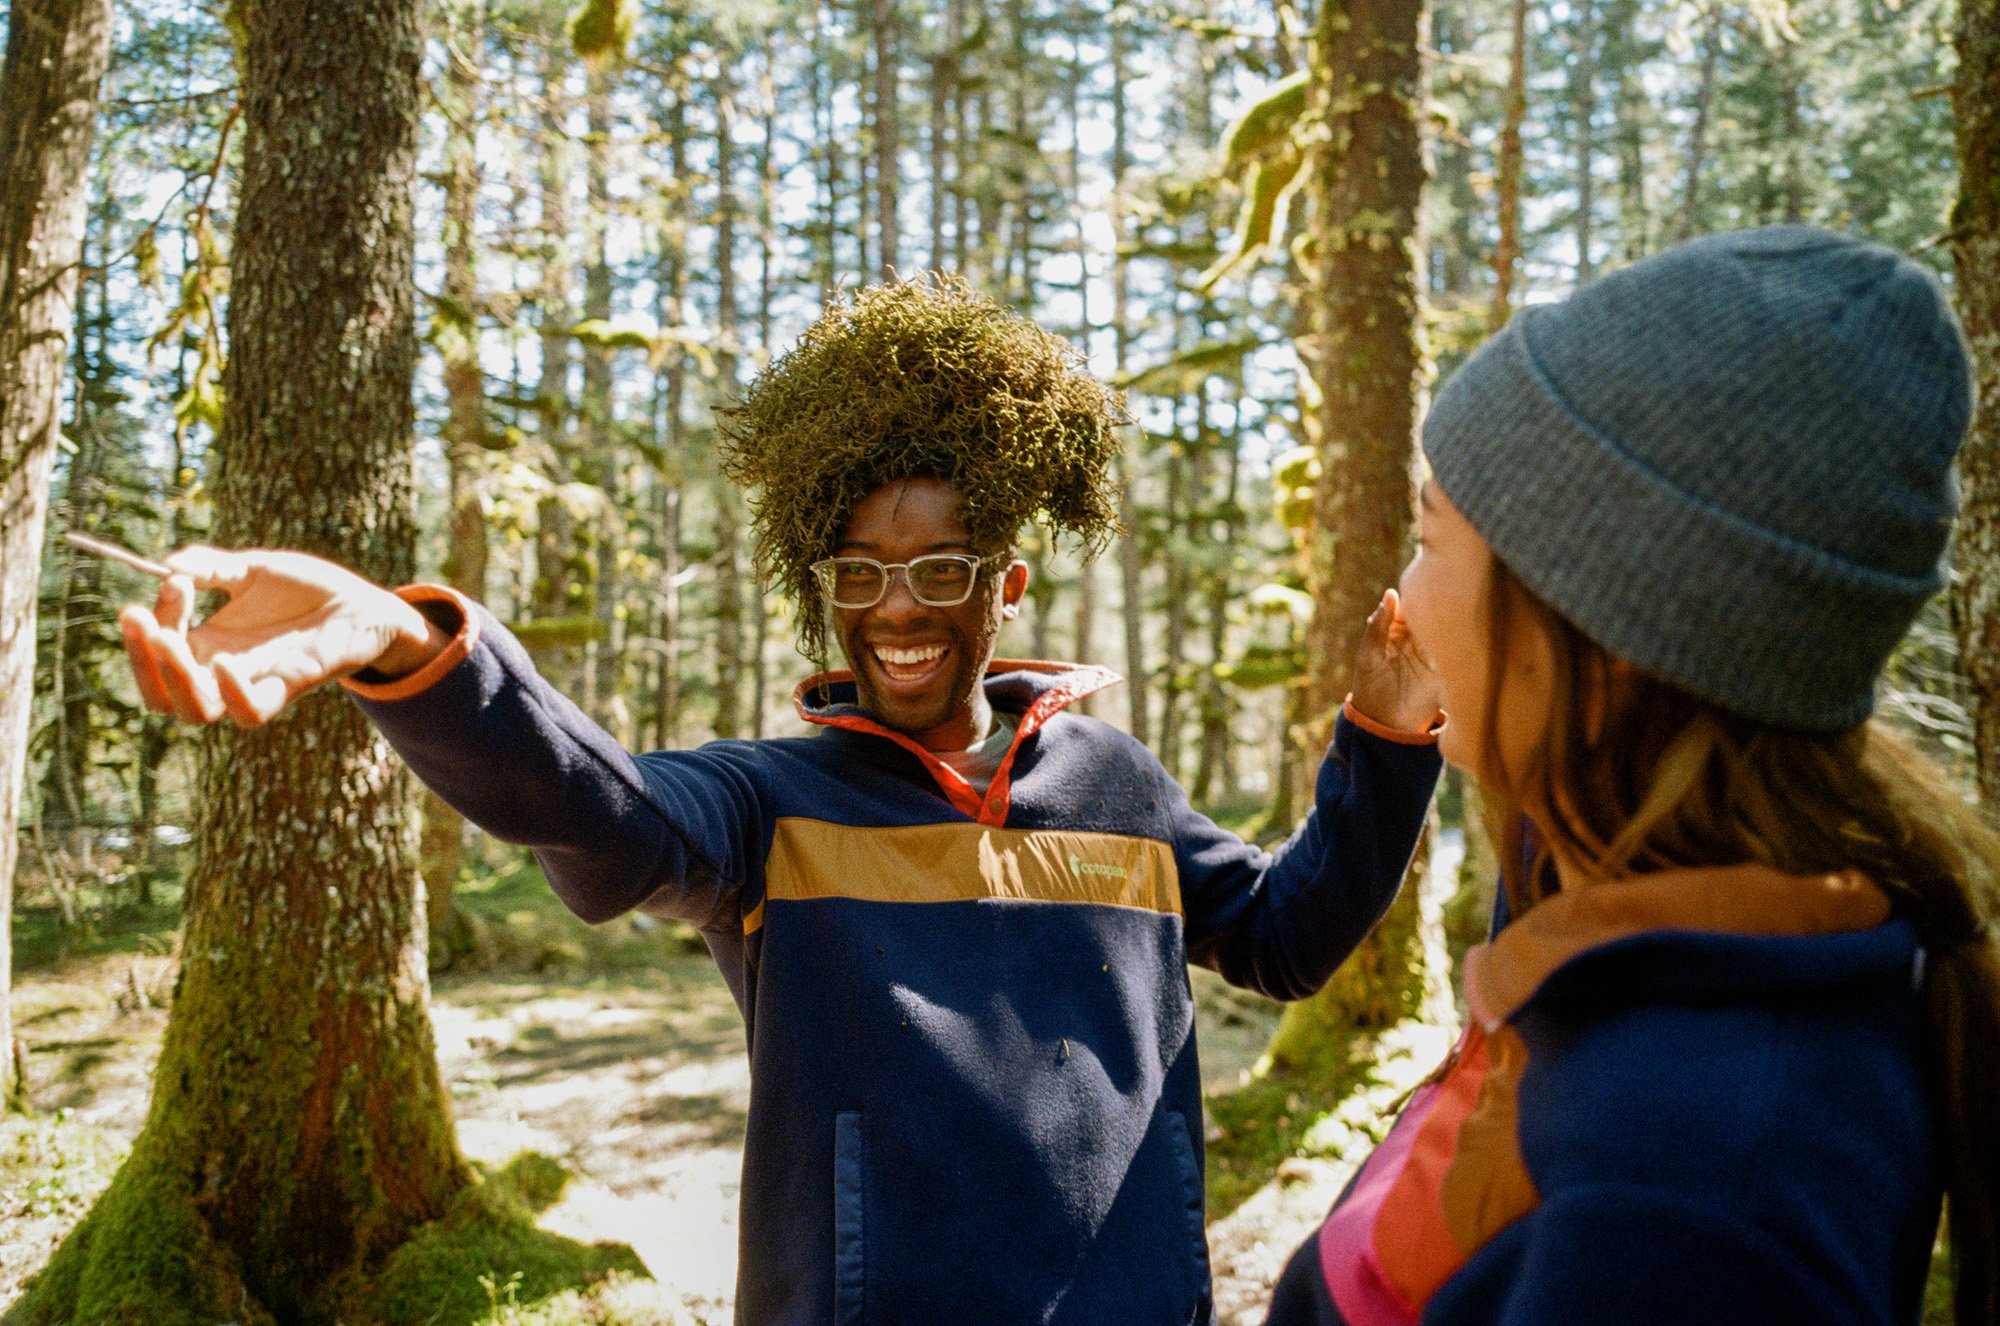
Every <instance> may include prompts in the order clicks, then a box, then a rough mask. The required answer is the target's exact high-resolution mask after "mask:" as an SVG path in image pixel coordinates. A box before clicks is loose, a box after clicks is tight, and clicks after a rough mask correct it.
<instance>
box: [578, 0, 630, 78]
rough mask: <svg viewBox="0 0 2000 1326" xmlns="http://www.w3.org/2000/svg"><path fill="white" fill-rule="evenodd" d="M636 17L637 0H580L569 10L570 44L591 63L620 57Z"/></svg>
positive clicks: (607, 62)
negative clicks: (580, 0)
mask: <svg viewBox="0 0 2000 1326" xmlns="http://www.w3.org/2000/svg"><path fill="white" fill-rule="evenodd" d="M638 19H639V3H638V0H582V3H580V4H578V5H577V7H576V8H575V9H572V10H571V11H570V15H569V42H570V45H571V47H573V48H574V49H575V51H576V53H577V54H578V55H580V56H582V57H583V58H584V59H585V60H587V61H590V62H591V63H592V64H609V63H612V62H614V61H618V60H622V59H624V58H625V51H626V49H627V48H628V47H629V46H630V45H631V44H632V30H633V29H634V28H635V27H636V26H637V24H638Z"/></svg>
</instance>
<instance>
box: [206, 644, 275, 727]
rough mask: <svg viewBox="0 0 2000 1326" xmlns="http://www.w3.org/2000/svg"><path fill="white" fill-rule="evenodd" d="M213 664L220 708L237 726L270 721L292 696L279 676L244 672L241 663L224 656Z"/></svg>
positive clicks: (256, 725) (254, 725) (254, 724)
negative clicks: (219, 697)
mask: <svg viewBox="0 0 2000 1326" xmlns="http://www.w3.org/2000/svg"><path fill="white" fill-rule="evenodd" d="M213 666H214V668H215V681H216V689H217V691H218V693H219V694H220V695H221V697H222V704H223V708H224V709H226V710H227V711H228V713H229V716H230V717H231V718H232V719H234V720H235V721H236V724H237V725H238V726H239V727H246V728H247V727H258V726H261V725H262V724H264V723H268V722H270V721H271V720H272V719H273V718H276V717H277V716H278V714H279V712H280V711H281V710H283V709H284V707H285V705H286V704H287V703H288V702H289V701H290V700H291V698H292V696H291V687H290V686H289V685H288V684H287V683H286V681H285V679H284V678H283V677H277V676H270V675H265V676H261V677H260V676H251V675H246V674H245V672H244V669H243V667H242V665H241V663H239V662H238V661H237V660H236V659H234V658H228V657H224V658H218V659H216V660H215V663H214V665H213Z"/></svg>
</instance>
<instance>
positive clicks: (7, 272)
mask: <svg viewBox="0 0 2000 1326" xmlns="http://www.w3.org/2000/svg"><path fill="white" fill-rule="evenodd" d="M110 43H111V6H110V4H109V3H108V0H15V3H14V4H13V6H12V8H11V9H10V10H9V11H8V22H7V53H6V59H5V63H4V65H0V180H5V181H6V186H5V192H4V194H0V1105H4V1104H5V1103H7V1102H10V1101H12V1100H13V1099H14V1098H15V1096H16V1092H17V1091H18V1088H19V1084H18V1083H17V1082H15V1080H14V1054H13V1044H14V1033H13V1023H12V1019H11V1017H10V1016H9V1013H8V991H9V990H10V989H11V987H12V963H11V959H10V956H9V954H10V951H11V947H12V945H11V940H10V938H9V925H8V918H9V917H10V916H11V914H12V911H13V897H14V862H15V852H16V850H17V844H18V842H19V838H18V835H17V833H16V829H17V827H18V823H19V819H18V817H19V814H20V805H21V789H22V786H23V784H24V782H25V781H26V778H27V770H28V715H29V706H30V701H31V700H32V699H33V697H34V685H33V675H34V667H35V589H36V575H37V572H38V571H39V569H40V567H41V552H42V530H43V526H44V524H45V523H46V521H47V518H48V496H49V471H50V468H51V466H52V465H53V464H54V461H55V453H56V436H57V429H58V427H59V415H60V411H61V403H62V381H63V369H64V367H65V365H66V363H67V357H68V346H69V336H70V328H71V326H72V324H73V322H74V320H75V319H74V313H75V300H76V286H77V274H78V270H79V268H78V263H79V260H80V259H81V257H82V252H83V228H84V227H83V219H84V180H85V178H86V173H87V171H88V169H89V166H90V140H91V137H92V135H93V133H94V132H95V131H96V128H97V96H98V88H99V85H100V84H102V82H103V81H104V66H105V61H106V59H107V58H108V56H109V52H110Z"/></svg>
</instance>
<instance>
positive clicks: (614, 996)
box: [0, 953, 1324, 1323]
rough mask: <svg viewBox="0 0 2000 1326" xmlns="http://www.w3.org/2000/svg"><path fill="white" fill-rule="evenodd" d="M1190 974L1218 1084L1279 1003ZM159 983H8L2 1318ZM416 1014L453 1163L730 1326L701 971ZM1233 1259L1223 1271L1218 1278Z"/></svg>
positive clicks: (1286, 1226) (740, 1106) (726, 1155)
mask: <svg viewBox="0 0 2000 1326" xmlns="http://www.w3.org/2000/svg"><path fill="white" fill-rule="evenodd" d="M1194 977H1195V985H1196V990H1197V996H1198V997H1197V1004H1198V1007H1199V1010H1200V1024H1199V1031H1198V1035H1199V1037H1200V1043H1201V1048H1202V1061H1203V1070H1204V1071H1203V1076H1204V1079H1205V1081H1206V1082H1207V1084H1208V1086H1209V1088H1210V1089H1211V1090H1217V1089H1227V1088H1229V1087H1231V1086H1234V1085H1235V1084H1236V1083H1237V1082H1238V1081H1239V1080H1241V1077H1242V1075H1243V1074H1244V1073H1245V1072H1246V1071H1247V1070H1248V1069H1249V1067H1250V1065H1251V1064H1252V1063H1253V1062H1254V1061H1255V1059H1256V1056H1257V1054H1258V1053H1259V1052H1260V1051H1261V1049H1262V1047H1263V1045H1264V1043H1265V1041H1266V1040H1267V1039H1268V1037H1269V1035H1270V1030H1271V1026H1272V1025H1273V1022H1274V1020H1275V1008H1276V1006H1275V1005H1271V1004H1269V1003H1268V1002H1266V1001H1263V1000H1260V999H1257V998H1256V997H1254V996H1246V995H1243V994H1241V993H1239V992H1234V991H1228V990H1226V989H1225V988H1224V987H1222V985H1221V983H1220V982H1219V981H1216V980H1215V979H1214V978H1213V977H1211V976H1210V975H1209V974H1208V973H1206V972H1196V973H1195V974H1194ZM172 983H173V962H172V960H171V959H169V958H165V957H156V956H145V955H141V956H137V957H133V956H130V955H121V956H117V957H111V958H100V959H94V960H89V961H78V962H72V963H68V964H64V965H63V966H61V967H59V968H57V969H54V970H43V971H37V972H33V973H27V974H24V976H23V978H22V980H21V983H20V984H19V985H18V986H17V987H16V989H15V991H14V1008H15V1016H16V1025H17V1028H18V1030H19V1033H20V1035H21V1036H22V1037H23V1039H25V1040H26V1041H27V1043H28V1045H29V1047H30V1053H29V1056H28V1066H29V1090H30V1093H31V1098H32V1099H33V1101H34V1103H35V1105H36V1107H37V1108H38V1109H39V1110H40V1111H42V1112H43V1114H44V1116H45V1127H44V1128H43V1130H42V1131H41V1132H39V1133H36V1134H34V1135H33V1137H32V1139H31V1138H30V1136H29V1135H28V1134H25V1133H24V1134H21V1135H20V1136H19V1137H17V1138H16V1139H15V1142H14V1143H13V1145H14V1146H15V1147H16V1153H15V1154H13V1155H12V1156H11V1157H9V1156H8V1155H4V1154H0V1177H5V1178H9V1179H10V1184H9V1185H8V1186H9V1187H10V1188H19V1189H21V1191H18V1192H17V1191H7V1192H5V1193H4V1194H0V1303H4V1302H6V1301H9V1300H11V1299H12V1298H13V1296H14V1295H15V1293H16V1292H18V1290H19V1287H20V1285H21V1283H22V1282H24V1281H25V1279H26V1278H27V1276H28V1275H30V1274H32V1273H33V1271H34V1270H35V1269H36V1268H38V1267H39V1266H40V1265H41V1264H42V1263H43V1262H44V1261H46V1259H47V1257H48V1255H49V1252H50V1251H51V1250H52V1249H53V1248H54V1246H55V1244H56V1243H57V1242H58V1241H59V1240H60V1239H61V1237H62V1235H63V1234H64V1233H66V1232H67V1231H68V1229H69V1227H70V1226H71V1225H72V1224H73V1223H74V1222H75V1220H76V1219H77V1218H78V1217H80V1216H81V1215H82V1213H83V1212H84V1211H85V1210H87V1209H88V1207H89V1203H90V1200H91V1199H92V1198H94V1197H95V1196H96V1193H97V1191H98V1190H99V1189H101V1187H102V1185H103V1184H104V1183H105V1182H108V1181H109V1178H110V1175H111V1172H112V1170H113V1169H114V1168H115V1162H116V1159H117V1155H118V1153H119V1151H120V1150H121V1149H122V1145H123V1144H124V1143H127V1142H129V1141H130V1139H131V1138H132V1137H133V1136H134V1135H136V1134H137V1132H138V1130H139V1127H140V1125H141V1124H142V1123H143V1121H144V1118H145V1111H146V1106H147V1101H148V1098H149V1094H150V1091H151V1073H152V1068H153V1062H154V1060H155V1059H156V1057H157V1056H158V1053H159V1042H160V1036H161V1033H162V1031H163V1030H164V1028H165V1026H166V1017H167V1015H166V1012H165V1010H164V1009H163V1008H162V1007H161V1006H160V1004H161V1002H162V1001H164V999H165V997H166V995H167V993H168V992H169V991H170V990H171V989H172ZM432 1019H433V1022H434V1024H435V1027H436V1030H437V1039H438V1056H439V1063H440V1067H441V1069H442V1072H443V1074H444V1077H445V1080H446V1082H447V1083H448V1084H449V1086H450V1090H451V1094H452V1096H453V1099H454V1101H455V1103H456V1108H457V1111H458V1123H459V1138H460V1142H461V1144H462V1146H463V1147H464V1150H465V1153H466V1154H467V1155H468V1156H469V1157H471V1158H473V1159H475V1160H480V1161H486V1162H491V1163H495V1164H497V1163H500V1162H502V1161H505V1160H506V1159H507V1158H509V1157H510V1156H512V1155H514V1154H515V1153H517V1152H519V1151H521V1150H524V1149H529V1150H534V1151H539V1152H542V1153H544V1154H547V1155H551V1156H554V1157H556V1158H558V1159H560V1160H561V1161H563V1163H564V1164H565V1165H566V1166H568V1167H569V1168H570V1169H571V1170H572V1171H573V1172H574V1173H575V1174H576V1175H577V1180H576V1182H574V1183H573V1184H572V1185H571V1187H570V1190H569V1192H568V1193H567V1194H566V1196H565V1198H564V1200H563V1201H562V1202H561V1203H560V1204H558V1205H557V1206H556V1207H554V1208H552V1209H551V1210H550V1211H549V1212H548V1213H547V1214H546V1215H545V1216H544V1219H543V1223H544V1224H545V1225H546V1226H547V1227H549V1228H551V1229H554V1230H556V1231H558V1232H561V1233H565V1234H569V1235H571V1236H573V1237H578V1238H587V1239H618V1240H622V1241H624V1242H626V1243H629V1244H631V1245H632V1247H633V1248H634V1250H635V1251H637V1252H638V1254H639V1255H640V1257H641V1258H642V1259H644V1261H645V1262H646V1264H647V1266H648V1268H649V1269H650V1270H651V1271H652V1273H653V1275H654V1276H655V1277H656V1278H657V1279H658V1280H659V1282H660V1283H661V1284H663V1285H667V1286H671V1287H672V1289H673V1291H674V1294H675V1295H677V1296H678V1297H679V1298H680V1300H681V1301H682V1303H683V1304H684V1305H685V1306H686V1308H687V1309H688V1310H689V1312H690V1314H691V1315H693V1316H695V1317H696V1318H697V1319H698V1320H702V1321H707V1322H716V1323H720V1322H726V1321H727V1320H729V1308H730V1300H731V1295H732V1290H733V1285H734V1282H735V1276H736V1206H737V1198H738V1190H739V1174H740V1169H741V1164H742V1152H743V1134H744V1126H745V1114H746V1110H747V1109H748V1106H749V1091H750V1077H749V1061H748V1057H747V1055H746V1054H745V1052H744V1045H743V1023H742V1019H741V1018H740V1017H739V1016H738V1014H737V1012H736V1008H735V1005H734V1004H733V1003H732V1002H731V1000H730V997H729V991H728V989H727V987H725V986H724V984H723V982H722V979H721V977H720V976H719V975H718V974H717V973H716V971H715V968H714V966H713V965H712V964H711V963H710V962H709V960H708V959H707V958H706V957H705V956H702V955H698V954H684V953H664V954H662V956H661V958H660V961H659V962H658V963H657V964H655V965H654V966H653V967H651V968H650V969H648V970H646V971H644V972H642V973H636V974H634V973H620V974H619V975H617V976H615V977H614V976H597V977H584V978H578V977H576V976H573V975H565V974H564V973H563V972H562V971H556V972H551V973H548V974H543V975H528V974H521V975H503V976H496V975H472V976H447V977H445V978H442V979H440V981H439V982H438V984H437V988H436V989H435V991H434V997H433V1000H432ZM58 1111H67V1115H66V1116H62V1117H64V1118H66V1119H67V1120H69V1121H70V1123H71V1124H81V1125H89V1126H91V1127H92V1128H94V1129H101V1130H102V1137H103V1140H93V1141H90V1142H87V1143H86V1142H83V1141H79V1140H75V1139H77V1138H83V1137H87V1136H89V1133H90V1129H76V1128H73V1127H72V1128H71V1131H70V1133H69V1134H63V1133H61V1132H60V1129H59V1127H58V1126H57V1125H56V1124H55V1123H54V1121H52V1120H46V1116H49V1115H56V1114H57V1112H58ZM50 1128H58V1131H57V1132H55V1133H51V1132H50V1131H49V1129H50ZM66 1136H67V1137H70V1138H71V1140H69V1141H64V1140H62V1138H63V1137H66ZM0 1145H4V1144H0ZM37 1147H38V1148H40V1150H39V1151H36V1152H35V1153H34V1154H29V1152H30V1151H31V1150H33V1149H34V1148H37ZM10 1159H11V1165H8V1164H7V1162H8V1161H9V1160H10ZM51 1176H53V1177H51ZM1274 1186H1277V1185H1274ZM1284 1186H1285V1187H1286V1190H1287V1192H1292V1191H1294V1190H1295V1188H1296V1185H1294V1184H1290V1183H1287V1184H1285V1185H1284ZM30 1189H32V1191H30ZM1314 1200H1315V1201H1316V1200H1317V1199H1316V1198H1315V1199H1314ZM1250 1205H1254V1203H1253V1204H1246V1207H1247V1206H1250ZM1289 1205H1300V1204H1298V1203H1291V1204H1289ZM1287 1209H1289V1207H1288V1208H1287ZM1300 1210H1301V1211H1302V1212H1303V1214H1302V1215H1301V1216H1300V1217H1299V1218H1297V1219H1293V1220H1284V1219H1277V1218H1275V1217H1273V1218H1266V1219H1263V1220H1261V1221H1260V1222H1259V1223H1258V1224H1257V1225H1256V1226H1255V1227H1254V1228H1252V1227H1250V1226H1249V1225H1248V1224H1247V1223H1246V1221H1245V1219H1244V1218H1243V1212H1242V1211H1239V1212H1237V1213H1236V1215H1235V1216H1234V1217H1232V1220H1233V1221H1234V1226H1235V1227H1240V1230H1241V1232H1240V1233H1232V1232H1230V1230H1229V1229H1227V1228H1224V1227H1223V1226H1221V1225H1219V1226H1218V1227H1217V1235H1218V1241H1217V1263H1218V1270H1219V1271H1224V1272H1227V1274H1228V1275H1229V1276H1231V1277H1235V1278H1239V1279H1242V1280H1244V1283H1243V1284H1241V1285H1238V1284H1236V1283H1235V1280H1234V1279H1231V1280H1230V1282H1229V1283H1227V1284H1224V1285H1220V1286H1219V1289H1220V1290H1221V1292H1223V1293H1225V1294H1227V1295H1229V1296H1230V1298H1231V1301H1238V1302H1250V1301H1254V1300H1257V1299H1258V1298H1259V1285H1258V1284H1257V1283H1256V1282H1257V1281H1258V1280H1259V1279H1262V1280H1263V1282H1264V1286H1265V1287H1267V1286H1268V1276H1269V1275H1270V1274H1274V1273H1275V1269H1276V1266H1277V1265H1281V1264H1282V1258H1283V1256H1284V1255H1285V1254H1286V1253H1288V1252H1289V1251H1290V1249H1291V1247H1292V1246H1293V1245H1294V1244H1295V1243H1296V1242H1297V1241H1298V1238H1300V1237H1303V1234H1304V1232H1305V1231H1306V1230H1307V1229H1309V1228H1310V1225H1311V1222H1312V1221H1313V1220H1315V1219H1317V1216H1318V1214H1319V1213H1320V1212H1321V1211H1323V1210H1324V1203H1319V1204H1318V1205H1317V1206H1316V1207H1314V1208H1313V1209H1312V1210H1310V1211H1305V1208H1304V1206H1303V1205H1300ZM1227 1223H1228V1222H1225V1224H1227ZM1295 1227H1296V1228H1295ZM1239 1245H1240V1246H1239ZM1259 1248H1264V1249H1268V1250H1269V1252H1268V1255H1266V1254H1264V1253H1260V1252H1259V1251H1257V1250H1258V1249H1259ZM1239 1263H1240V1264H1241V1267H1242V1274H1240V1275H1239V1274H1238V1273H1237V1272H1235V1271H1233V1270H1230V1268H1233V1267H1235V1266H1237V1265H1238V1264H1239Z"/></svg>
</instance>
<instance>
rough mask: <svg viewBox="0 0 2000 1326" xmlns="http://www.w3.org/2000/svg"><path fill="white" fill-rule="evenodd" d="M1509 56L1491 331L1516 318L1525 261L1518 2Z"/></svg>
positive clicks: (1522, 38)
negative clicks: (1517, 282)
mask: <svg viewBox="0 0 2000 1326" xmlns="http://www.w3.org/2000/svg"><path fill="white" fill-rule="evenodd" d="M1510 15H1511V17H1510V19H1509V22H1510V25H1511V35H1510V37H1509V45H1508V54H1507V97H1506V103H1505V108H1504V109H1503V110H1502V112H1501V120H1500V162H1499V170H1498V179H1497V182H1496V184H1495V186H1494V188H1495V192H1496V193H1497V194H1498V195H1499V200H1498V201H1499V206H1498V211H1499V214H1500V215H1499V225H1500V239H1499V242H1498V243H1496V244H1495V245H1494V246H1493V308H1492V312H1491V313H1490V314H1489V315H1488V317H1487V325H1488V326H1490V327H1491V328H1492V329H1493V330H1495V331H1498V330H1499V329H1500V328H1501V327H1503V326H1505V325H1506V323H1507V319H1508V318H1509V317H1511V316H1513V312H1514V269H1515V268H1516V267H1517V266H1518V265H1519V264H1520V261H1521V123H1522V121H1524V120H1525V119H1527V118H1528V0H1513V4H1512V5H1511V7H1510Z"/></svg>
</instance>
